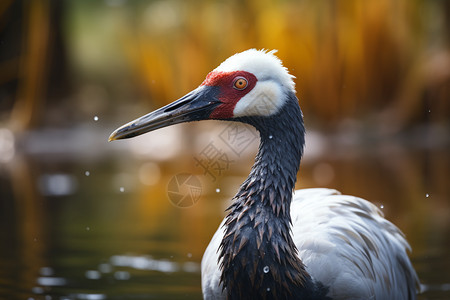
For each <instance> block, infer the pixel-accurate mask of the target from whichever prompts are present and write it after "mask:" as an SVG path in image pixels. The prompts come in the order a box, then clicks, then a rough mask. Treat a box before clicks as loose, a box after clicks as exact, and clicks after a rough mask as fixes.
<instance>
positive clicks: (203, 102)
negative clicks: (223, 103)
mask: <svg viewBox="0 0 450 300" xmlns="http://www.w3.org/2000/svg"><path fill="white" fill-rule="evenodd" d="M217 94H218V90H217V88H215V87H211V86H200V87H198V88H197V89H195V90H193V91H192V92H190V93H188V94H187V95H185V96H184V97H182V98H180V99H178V100H176V101H174V102H172V103H170V104H168V105H166V106H164V107H161V108H160V109H157V110H155V111H153V112H151V113H149V114H147V115H145V116H142V117H140V118H138V119H136V120H134V121H131V122H130V123H127V124H125V125H123V126H121V127H119V128H117V129H116V130H115V131H114V132H113V133H112V134H111V135H110V136H109V141H114V140H121V139H127V138H131V137H135V136H138V135H141V134H144V133H146V132H149V131H153V130H156V129H160V128H163V127H166V126H170V125H175V124H178V123H184V122H190V121H198V120H205V119H208V118H209V115H210V114H211V112H212V111H213V110H214V108H216V107H217V105H219V104H220V102H219V100H217V98H216V96H217Z"/></svg>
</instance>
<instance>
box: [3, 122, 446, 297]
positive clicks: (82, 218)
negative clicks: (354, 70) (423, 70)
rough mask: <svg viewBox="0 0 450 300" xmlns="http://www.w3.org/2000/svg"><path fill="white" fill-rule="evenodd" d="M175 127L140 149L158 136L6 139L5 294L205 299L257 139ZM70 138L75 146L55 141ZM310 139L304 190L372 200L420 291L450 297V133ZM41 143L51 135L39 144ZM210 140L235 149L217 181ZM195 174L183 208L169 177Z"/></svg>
mask: <svg viewBox="0 0 450 300" xmlns="http://www.w3.org/2000/svg"><path fill="white" fill-rule="evenodd" d="M194 127H195V126H194ZM174 128H176V129H175V130H181V132H179V133H175V136H177V137H178V140H177V139H172V141H174V140H177V143H178V146H176V147H175V149H174V148H172V149H171V150H170V151H167V152H166V153H157V154H155V153H152V151H161V150H158V149H156V150H155V149H154V150H152V151H150V150H148V151H147V150H145V149H139V150H138V148H139V147H145V146H146V145H148V144H151V142H150V140H151V138H154V137H153V136H152V137H149V136H145V137H141V138H138V139H137V140H136V141H124V142H119V143H110V144H108V143H106V141H105V142H104V143H103V141H102V142H97V141H96V138H98V137H99V136H100V137H105V139H106V137H107V136H108V134H107V132H108V130H105V132H104V133H103V132H100V133H98V132H94V133H92V135H94V136H95V137H96V138H93V137H88V138H87V141H92V143H91V144H89V143H87V144H86V143H84V144H76V143H77V136H78V138H79V140H78V141H81V140H83V139H85V138H86V136H84V135H82V137H83V138H81V136H80V133H73V134H72V133H70V132H65V133H64V132H62V131H58V132H56V138H55V136H53V137H52V135H53V133H55V132H53V133H50V134H48V133H45V132H38V133H36V135H31V136H29V137H25V138H24V140H23V141H16V142H13V143H9V144H8V143H3V144H2V147H3V148H2V149H6V150H4V151H9V152H11V151H13V154H12V155H11V156H10V157H9V158H8V160H6V159H4V160H2V162H1V164H0V195H1V201H0V220H1V221H0V222H1V226H2V227H1V228H2V229H1V231H0V243H1V247H0V298H2V299H3V298H4V299H199V298H201V286H200V261H201V257H202V254H203V251H204V249H205V248H206V246H207V244H208V242H209V240H210V238H211V237H212V235H213V233H214V232H215V230H216V229H217V226H218V224H219V223H220V221H221V220H222V218H223V215H224V209H225V208H226V207H227V205H228V204H229V200H230V199H231V197H232V196H233V194H234V192H235V191H236V189H237V187H238V185H239V184H240V183H241V182H242V181H243V180H244V179H245V177H246V176H247V174H248V171H249V168H250V166H251V163H252V158H251V156H252V155H254V153H255V151H256V146H257V141H255V142H252V143H251V145H249V147H248V148H247V149H244V150H245V151H244V150H243V151H242V152H240V153H239V155H237V154H236V151H235V152H233V149H228V150H227V145H225V144H223V142H224V140H223V139H221V138H220V134H221V133H223V132H224V131H223V130H224V128H225V127H220V126H218V128H215V129H211V126H209V125H208V126H207V127H201V126H197V127H196V128H197V129H198V130H197V131H196V132H195V136H202V137H203V138H201V139H194V138H193V137H194V135H193V134H192V132H191V131H189V130H187V128H188V129H192V128H189V126H184V127H183V126H175V127H174ZM166 133H167V132H166ZM0 134H1V135H3V137H4V138H3V139H4V140H6V141H8V140H11V139H13V138H14V137H12V136H10V135H8V133H6V132H0ZM66 135H70V139H71V140H73V141H74V142H72V143H73V144H72V145H73V147H75V149H78V151H74V150H73V149H72V150H68V149H67V147H68V146H67V145H59V144H58V143H57V139H58V138H61V139H63V140H64V139H66V140H67V139H68V138H65V136H66ZM250 136H251V135H250ZM308 138H309V140H308V146H307V147H308V151H307V154H306V155H305V158H304V161H303V164H302V167H301V171H300V174H299V178H300V180H299V182H298V184H297V187H298V188H303V187H314V186H326V187H334V188H337V189H339V190H341V191H342V192H344V193H347V194H354V195H357V196H361V197H363V198H366V199H369V200H371V201H372V202H374V203H375V204H376V205H378V206H379V207H380V208H382V210H383V211H384V212H385V214H386V216H387V217H388V218H389V219H390V220H392V221H393V222H395V223H396V224H397V225H398V226H399V227H400V228H401V229H402V230H403V231H404V232H405V234H406V236H407V238H408V240H409V241H410V243H411V246H412V248H413V253H412V254H411V257H412V260H413V263H414V266H415V267H416V269H417V271H418V273H419V277H420V278H421V281H422V284H423V290H424V292H423V293H422V294H421V295H420V299H443V298H449V297H450V288H449V284H450V275H449V273H448V269H449V268H450V232H449V231H450V230H449V229H450V218H449V216H450V203H449V195H450V187H449V186H448V178H449V175H450V174H449V172H450V168H449V167H450V155H449V151H448V150H449V149H448V141H446V142H444V143H441V144H437V145H432V147H429V145H430V144H427V143H425V142H424V141H426V137H425V136H419V137H417V136H413V137H408V138H404V139H403V140H402V139H397V138H396V139H390V140H384V141H382V142H381V141H379V140H375V141H373V140H370V139H369V140H366V141H365V142H364V143H360V142H357V141H358V140H359V139H348V138H346V137H339V136H338V137H336V136H328V137H324V136H323V135H320V134H315V133H313V132H311V133H310V134H309V137H308ZM421 138H423V139H421ZM54 139H56V140H54ZM38 140H40V141H49V143H47V144H46V145H45V144H44V145H39V147H38V148H36V147H34V146H33V145H36V144H37V141H38ZM398 140H401V141H400V142H398ZM417 140H420V141H421V142H420V143H417V142H416V141H417ZM355 141H356V142H355ZM174 143H175V142H174ZM211 143H213V144H214V145H215V147H216V148H218V149H219V150H221V151H222V153H225V154H227V155H228V158H230V161H229V166H228V168H227V169H223V170H222V171H221V173H215V174H214V175H216V176H215V177H216V178H215V179H213V178H212V177H211V176H210V175H209V174H208V173H207V172H205V170H204V169H203V168H202V167H201V165H200V164H199V160H200V159H202V158H204V157H202V155H203V154H202V151H203V150H205V149H207V148H206V147H208V145H209V147H210V144H211ZM14 145H16V146H14ZM138 145H139V147H138ZM58 147H59V148H58ZM83 147H85V148H83ZM128 147H130V148H128ZM152 147H154V148H155V147H156V148H157V147H158V146H155V145H153V146H152ZM8 149H9V150H8ZM11 149H13V150H11ZM188 149H192V150H188ZM66 150H67V151H66ZM227 151H228V152H227ZM168 152H170V153H168ZM186 172H187V173H189V174H191V173H192V174H195V175H196V177H198V178H199V180H200V185H201V196H200V198H199V200H198V201H197V202H195V204H194V205H192V206H189V207H177V206H176V205H174V204H173V203H172V202H171V201H169V200H170V199H169V197H168V187H169V182H170V181H171V180H172V179H173V178H175V177H176V176H175V175H177V174H181V173H186ZM179 187H180V190H179V193H184V192H186V191H188V192H189V191H192V190H189V186H188V187H187V189H186V190H183V189H182V188H184V187H182V186H181V185H180V186H179Z"/></svg>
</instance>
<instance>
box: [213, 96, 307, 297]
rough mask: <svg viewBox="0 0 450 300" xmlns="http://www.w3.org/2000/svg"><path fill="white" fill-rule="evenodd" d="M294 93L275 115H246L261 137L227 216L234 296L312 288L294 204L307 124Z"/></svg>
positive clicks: (227, 269) (227, 262) (227, 276)
mask: <svg viewBox="0 0 450 300" xmlns="http://www.w3.org/2000/svg"><path fill="white" fill-rule="evenodd" d="M290 97H294V99H293V98H291V99H289V100H292V101H288V102H287V103H286V104H285V106H284V108H282V111H280V112H279V114H278V115H277V116H274V117H273V118H252V119H247V120H243V121H245V122H247V123H250V124H252V125H253V126H255V127H256V129H257V130H258V131H259V132H260V137H261V143H260V147H259V151H258V154H257V156H256V160H255V164H254V166H253V168H252V170H251V172H250V175H249V177H248V178H247V180H245V182H244V183H243V184H242V185H241V187H240V190H239V191H238V193H237V194H236V196H235V197H234V201H233V204H232V205H231V206H230V208H229V214H228V216H227V218H226V223H225V227H226V230H225V236H224V239H223V240H222V243H221V247H220V257H221V269H222V277H221V282H222V284H223V286H224V288H226V293H227V294H228V299H292V298H297V297H305V295H309V294H310V291H309V290H311V287H310V286H311V278H310V276H309V274H308V273H307V272H306V270H305V268H304V266H303V264H302V262H301V261H300V259H299V258H298V256H297V249H296V247H295V245H294V242H293V240H292V236H291V216H290V204H291V200H292V192H293V189H294V185H295V181H296V175H297V171H298V168H299V165H300V159H301V155H302V152H303V146H304V132H305V130H304V127H303V120H302V115H301V111H300V108H299V106H298V103H297V102H296V101H294V100H296V97H295V96H294V95H291V96H290ZM306 298H308V296H306ZM302 299H303V298H302Z"/></svg>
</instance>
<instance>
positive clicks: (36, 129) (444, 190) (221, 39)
mask: <svg viewBox="0 0 450 300" xmlns="http://www.w3.org/2000/svg"><path fill="white" fill-rule="evenodd" d="M449 44H450V2H449V1H423V0H422V1H420V0H414V1H410V0H399V1H388V0H378V1H357V0H355V1H342V2H339V1H312V0H310V1H307V0H303V1H293V0H284V1H268V0H267V1H266V0H263V1H256V0H253V1H234V0H232V1H206V0H195V1H181V0H178V1H176V0H167V1H144V0H135V1H130V0H128V1H127V0H104V1H87V0H63V1H61V0H41V1H27V0H3V1H1V2H0V225H1V227H0V298H2V299H46V300H47V299H200V298H201V286H200V269H199V268H200V261H201V257H202V254H203V251H204V249H205V248H206V246H207V244H208V242H209V240H210V238H211V237H212V235H213V233H214V232H215V230H216V229H217V227H218V225H219V223H220V221H221V220H222V218H223V217H224V210H225V209H226V207H227V206H228V205H229V204H230V199H231V198H232V196H233V195H234V193H235V192H236V191H237V189H238V187H239V184H240V183H241V182H242V181H243V180H244V179H245V178H246V176H247V174H248V172H249V170H250V167H251V165H252V162H253V156H254V155H255V153H256V149H257V145H258V135H257V133H256V132H255V131H254V130H252V129H251V128H247V127H242V128H241V132H243V134H244V136H245V141H246V143H245V145H244V146H245V147H244V146H243V147H241V148H239V149H236V148H233V147H230V144H229V143H228V142H227V141H226V139H224V136H226V133H227V132H228V131H229V130H232V128H230V127H229V126H230V125H229V124H228V123H224V122H218V121H208V122H201V123H194V124H183V125H177V126H174V127H169V128H166V129H162V130H159V131H156V132H153V133H150V134H147V135H144V136H140V137H137V138H135V139H131V140H126V141H118V142H113V143H108V142H107V138H108V136H109V134H110V133H111V132H112V130H114V129H115V128H117V127H118V126H120V125H122V124H124V123H125V122H128V121H130V120H132V119H135V118H136V117H139V116H141V115H143V114H145V113H147V112H149V111H151V110H153V109H156V108H158V107H160V106H162V105H164V104H167V103H169V102H171V101H173V100H175V99H177V98H179V97H181V96H182V95H184V94H185V93H187V92H189V91H190V90H192V89H194V88H195V87H197V86H198V85H199V84H200V83H201V82H202V81H203V79H204V77H205V75H206V74H207V73H208V72H209V71H210V70H212V69H213V68H215V67H216V66H217V65H219V64H220V63H221V62H222V61H223V60H224V59H226V58H227V57H229V56H231V55H232V54H234V53H236V52H240V51H243V50H246V49H249V48H258V49H261V48H264V49H277V50H278V52H277V55H278V56H279V57H280V58H281V59H282V60H283V62H284V64H285V66H286V67H288V69H289V70H290V72H291V73H292V74H293V75H295V77H296V80H295V81H296V88H297V94H298V97H299V99H300V105H301V107H302V110H303V113H304V115H305V122H306V126H307V130H308V135H307V146H306V147H307V149H306V153H305V156H304V159H303V160H302V166H301V168H300V172H299V174H298V183H297V188H306V187H330V188H337V189H339V190H340V191H341V192H343V193H344V194H352V195H356V196H360V197H363V198H365V199H368V200H369V201H371V202H373V203H375V204H376V205H377V206H378V207H380V208H381V209H382V210H383V211H384V213H385V215H386V217H387V218H388V219H389V220H391V221H393V222H394V223H395V224H396V225H397V226H398V227H399V228H400V229H401V230H402V231H403V232H404V233H405V234H406V237H407V239H408V240H409V242H410V244H411V246H412V249H413V251H412V253H411V259H412V261H413V264H414V266H415V268H416V270H417V272H418V274H419V277H420V279H421V283H422V293H421V294H420V296H419V298H420V299H449V298H450V274H449V273H448V270H449V269H450V184H449V178H450V151H449V150H450V122H449V120H450V119H449V118H450V49H449V48H450V47H449ZM212 146H214V148H215V149H217V151H218V152H219V153H221V154H223V155H226V156H227V157H228V158H229V161H228V163H227V164H226V165H223V166H222V168H221V169H215V170H214V171H213V172H210V171H208V170H207V169H205V168H204V167H202V164H200V163H199V161H202V159H204V158H205V157H204V154H205V151H206V150H207V149H210V148H208V147H212ZM241 146H242V144H241ZM194 179H195V180H194Z"/></svg>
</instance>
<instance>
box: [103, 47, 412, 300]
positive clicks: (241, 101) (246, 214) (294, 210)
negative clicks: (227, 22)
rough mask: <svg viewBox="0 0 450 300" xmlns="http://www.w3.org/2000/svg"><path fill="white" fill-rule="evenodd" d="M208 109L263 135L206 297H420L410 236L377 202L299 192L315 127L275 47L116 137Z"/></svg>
mask: <svg viewBox="0 0 450 300" xmlns="http://www.w3.org/2000/svg"><path fill="white" fill-rule="evenodd" d="M207 119H214V120H225V121H235V122H242V123H246V124H250V125H252V126H254V127H255V128H256V129H257V131H258V132H259V134H260V139H261V142H260V146H259V150H258V154H257V155H256V159H255V164H254V165H253V167H252V169H251V171H250V174H249V176H248V178H247V179H246V180H245V181H244V183H243V184H242V185H241V187H240V188H239V191H238V192H237V194H236V196H235V197H234V198H233V201H232V204H231V206H230V207H229V208H228V214H227V216H226V218H225V220H224V221H223V222H222V224H221V225H220V227H219V229H218V231H217V232H216V233H215V235H214V237H213V239H212V241H211V243H210V244H209V246H208V248H207V249H206V252H205V255H204V257H203V260H202V288H203V296H204V298H205V299H303V300H305V299H399V300H400V299H415V297H416V288H417V286H418V279H417V275H416V273H415V271H414V269H413V267H412V265H411V262H410V261H409V258H408V256H407V253H406V251H407V250H409V249H410V248H409V245H408V243H407V242H406V240H405V238H404V236H403V234H402V233H401V231H400V230H399V229H398V228H397V227H395V225H393V224H392V223H390V222H389V221H387V220H386V219H384V218H383V216H382V213H381V212H380V211H379V210H378V209H377V208H376V207H375V206H374V205H373V204H371V203H370V202H368V201H366V200H363V199H360V198H356V197H352V196H343V195H340V194H339V193H338V192H337V191H334V190H329V189H307V190H300V191H296V192H295V196H294V197H293V195H294V186H295V182H296V179H297V172H298V169H299V165H300V160H301V157H302V155H303V148H304V145H305V128H304V125H303V116H302V112H301V110H300V106H299V104H298V99H297V97H296V96H295V85H294V82H293V76H292V75H290V74H289V72H288V71H287V69H286V68H285V67H283V65H282V63H281V61H280V60H279V59H278V58H277V57H276V56H275V55H274V52H273V51H272V52H266V51H258V50H254V49H251V50H247V51H244V52H242V53H238V54H235V55H234V56H232V57H230V58H228V59H227V60H225V61H224V62H223V63H222V64H221V65H219V67H217V68H216V69H214V70H213V71H212V72H210V73H209V74H208V75H207V76H206V79H205V80H204V81H203V83H202V84H201V85H200V86H199V87H198V88H197V89H195V90H193V91H192V92H190V93H188V94H187V95H186V96H184V97H182V98H180V99H179V100H177V101H175V102H173V103H171V104H168V105H167V106H165V107H162V108H160V109H158V110H156V111H154V112H151V113H149V114H147V115H145V116H143V117H141V118H138V119H136V120H135V121H132V122H130V123H128V124H126V125H124V126H122V127H120V128H119V129H117V130H116V131H115V132H114V133H113V134H112V135H111V137H110V140H115V139H122V138H128V137H133V136H136V135H139V134H142V133H145V132H148V131H152V130H156V129H159V128H162V127H165V126H169V125H174V124H177V123H182V122H189V121H198V120H207Z"/></svg>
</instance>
